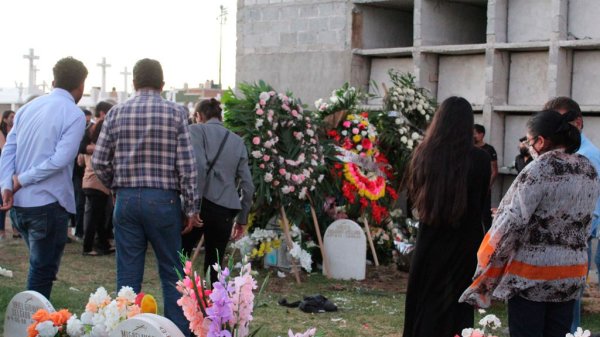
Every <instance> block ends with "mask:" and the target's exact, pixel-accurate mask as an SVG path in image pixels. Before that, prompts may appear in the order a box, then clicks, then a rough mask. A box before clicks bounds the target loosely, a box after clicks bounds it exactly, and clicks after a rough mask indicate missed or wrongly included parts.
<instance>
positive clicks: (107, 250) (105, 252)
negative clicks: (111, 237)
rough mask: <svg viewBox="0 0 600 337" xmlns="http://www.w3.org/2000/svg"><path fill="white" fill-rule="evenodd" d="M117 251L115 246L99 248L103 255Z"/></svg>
mask: <svg viewBox="0 0 600 337" xmlns="http://www.w3.org/2000/svg"><path fill="white" fill-rule="evenodd" d="M114 252H115V249H114V248H112V247H111V248H108V249H98V253H100V254H102V255H110V254H113V253H114Z"/></svg>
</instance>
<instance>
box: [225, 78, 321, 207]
mask: <svg viewBox="0 0 600 337" xmlns="http://www.w3.org/2000/svg"><path fill="white" fill-rule="evenodd" d="M239 89H240V91H241V92H242V93H244V95H245V99H240V98H238V97H236V96H235V94H234V93H233V91H231V90H229V91H227V92H226V93H225V94H224V98H223V103H224V104H225V110H226V114H229V116H228V117H226V119H229V121H228V122H229V123H228V124H229V126H230V127H232V129H233V130H234V131H236V132H239V133H242V134H243V137H244V139H245V141H246V145H247V147H248V149H249V153H250V155H249V161H250V165H251V167H252V175H253V180H254V185H255V187H256V197H257V203H256V206H257V207H261V206H267V205H271V204H272V202H273V201H276V202H281V200H282V198H286V199H288V200H289V199H291V200H304V199H306V198H307V196H308V193H309V192H311V191H314V190H315V188H316V186H317V184H318V183H320V182H321V181H322V180H323V178H324V176H323V175H322V174H320V173H319V166H321V167H322V166H323V165H324V159H323V151H322V148H321V145H320V143H319V140H318V138H317V125H316V124H315V116H314V115H313V114H312V113H311V112H309V111H305V110H304V109H303V108H302V106H301V104H300V101H299V100H297V99H295V98H293V97H292V95H291V94H290V93H287V94H283V93H277V92H275V91H274V90H273V89H272V88H271V87H270V86H268V85H266V84H265V83H264V82H262V81H261V82H259V84H257V85H250V84H241V85H240V86H239Z"/></svg>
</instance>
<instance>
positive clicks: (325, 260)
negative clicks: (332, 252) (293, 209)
mask: <svg viewBox="0 0 600 337" xmlns="http://www.w3.org/2000/svg"><path fill="white" fill-rule="evenodd" d="M308 201H309V203H310V214H311V215H312V219H313V224H314V225H315V231H316V232H317V241H318V242H319V249H321V256H322V257H323V271H324V272H325V276H327V278H331V273H330V272H329V259H328V258H327V254H325V246H324V245H323V238H322V237H321V228H320V227H319V221H318V220H317V212H316V211H315V207H314V206H313V201H312V199H311V197H310V196H308Z"/></svg>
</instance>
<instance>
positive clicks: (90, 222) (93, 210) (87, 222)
mask: <svg viewBox="0 0 600 337" xmlns="http://www.w3.org/2000/svg"><path fill="white" fill-rule="evenodd" d="M84 193H85V198H86V202H85V216H84V234H83V251H84V252H90V251H92V250H94V237H96V248H97V249H98V250H103V251H104V250H108V249H109V248H110V244H109V242H108V231H107V228H106V206H107V202H108V200H109V196H108V195H107V194H104V193H103V192H101V191H98V190H95V189H91V188H86V189H84Z"/></svg>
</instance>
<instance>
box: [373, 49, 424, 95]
mask: <svg viewBox="0 0 600 337" xmlns="http://www.w3.org/2000/svg"><path fill="white" fill-rule="evenodd" d="M390 69H394V70H396V71H399V72H402V73H411V74H412V73H414V66H413V60H412V58H411V57H398V58H374V59H372V60H371V78H370V81H371V82H374V83H376V84H377V87H378V88H379V89H378V90H377V89H376V88H375V86H373V85H370V86H369V92H370V93H371V94H374V95H379V96H380V97H374V98H373V99H371V100H369V104H371V105H379V104H382V103H383V100H382V97H383V95H384V94H385V93H384V89H383V84H385V85H386V86H387V87H388V88H389V87H391V85H392V82H391V81H390V77H389V75H388V70H390Z"/></svg>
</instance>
